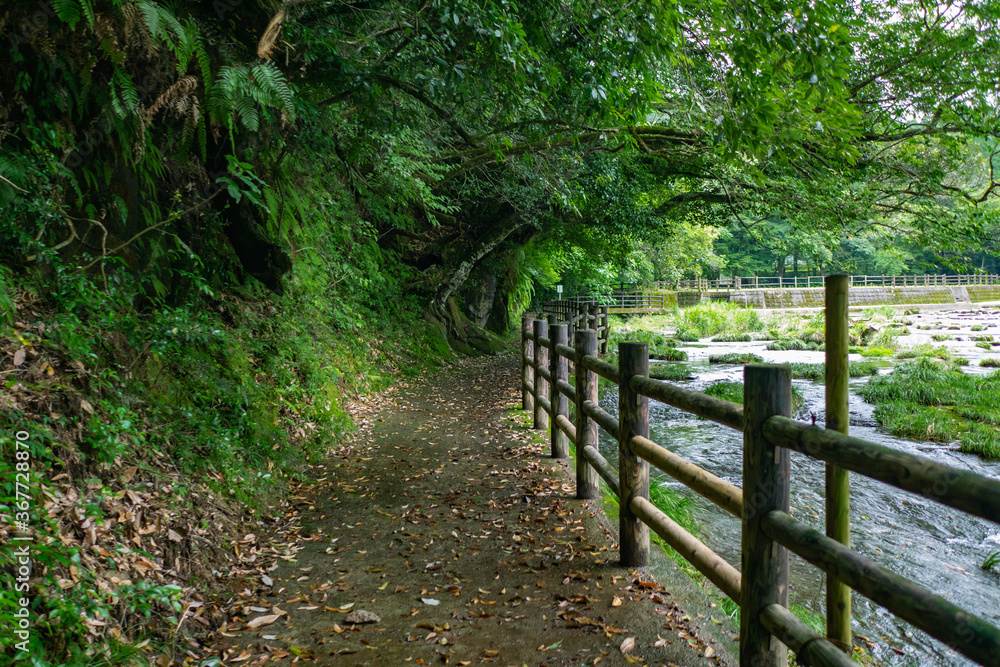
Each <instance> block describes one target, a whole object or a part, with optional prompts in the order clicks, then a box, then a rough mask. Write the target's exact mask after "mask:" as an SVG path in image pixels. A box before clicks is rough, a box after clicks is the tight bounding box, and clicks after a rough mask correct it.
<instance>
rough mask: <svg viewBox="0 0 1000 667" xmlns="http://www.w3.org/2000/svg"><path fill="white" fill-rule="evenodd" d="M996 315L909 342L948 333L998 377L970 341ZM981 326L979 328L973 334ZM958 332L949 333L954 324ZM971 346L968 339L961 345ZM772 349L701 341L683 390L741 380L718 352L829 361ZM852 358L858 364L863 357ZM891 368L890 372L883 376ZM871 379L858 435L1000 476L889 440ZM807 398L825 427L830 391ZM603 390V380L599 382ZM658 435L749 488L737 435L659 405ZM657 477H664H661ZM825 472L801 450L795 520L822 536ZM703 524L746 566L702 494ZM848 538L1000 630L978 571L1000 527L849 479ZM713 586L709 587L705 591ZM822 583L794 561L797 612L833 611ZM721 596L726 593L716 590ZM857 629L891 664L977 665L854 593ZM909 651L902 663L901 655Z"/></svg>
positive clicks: (947, 319)
mask: <svg viewBox="0 0 1000 667" xmlns="http://www.w3.org/2000/svg"><path fill="white" fill-rule="evenodd" d="M997 313H998V311H996V310H990V311H967V312H965V313H961V312H958V311H952V312H948V313H943V312H932V313H925V314H922V315H913V316H910V317H909V319H912V320H914V322H915V324H914V326H912V327H910V329H911V330H912V331H913V334H912V335H911V336H907V337H903V338H901V339H900V342H901V343H902V344H904V345H914V344H917V343H922V342H933V341H932V340H931V338H930V336H931V335H932V334H943V333H946V334H949V335H952V336H953V339H952V340H949V341H942V342H934V344H935V345H948V346H949V347H951V348H954V349H955V351H956V352H957V353H959V354H961V355H962V356H965V357H967V358H969V359H970V360H971V362H972V363H970V365H969V367H967V370H968V371H969V372H974V373H979V372H985V371H987V370H989V369H981V368H979V367H978V365H977V364H978V360H979V359H980V358H982V357H984V356H1000V347H994V348H993V350H994V351H989V352H987V351H986V350H983V349H981V348H977V347H975V345H974V343H973V342H970V341H969V340H968V339H969V337H970V335H982V334H991V333H992V334H993V335H994V336H997V337H998V338H1000V336H998V334H1000V326H997V323H998V322H1000V317H998V314H997ZM935 323H940V327H935V329H933V330H917V329H916V325H920V324H924V325H926V324H935ZM975 324H979V325H980V326H983V327H984V329H985V330H984V331H982V332H975V333H974V332H972V331H970V327H971V326H972V325H975ZM949 326H951V327H955V326H958V327H960V328H959V329H948V328H947V327H949ZM955 338H962V339H964V340H955ZM766 345H767V344H766V343H705V342H703V343H700V344H698V345H697V346H690V347H683V348H682V349H684V350H685V351H686V352H687V353H688V357H689V361H688V362H686V364H687V365H688V366H689V367H690V369H691V371H692V373H693V374H694V375H695V379H694V380H691V381H688V382H682V383H679V384H680V386H684V387H687V388H691V389H695V390H701V389H703V388H704V387H705V386H706V385H708V384H710V383H712V382H716V381H718V380H741V379H742V374H743V371H742V367H740V366H731V365H725V366H723V365H711V366H710V365H709V364H708V356H709V355H710V354H717V353H720V352H744V351H747V352H755V353H756V354H759V355H760V356H761V357H763V358H764V361H765V362H768V363H788V362H806V363H819V362H822V361H824V353H823V352H800V351H785V352H769V351H767V350H766V349H765V347H766ZM851 359H852V360H855V359H858V360H860V359H861V357H860V356H859V355H851ZM889 370H890V366H889V364H887V367H886V369H885V371H884V372H888V371H889ZM866 381H867V379H859V380H852V382H851V386H852V393H851V403H850V412H851V427H850V431H851V435H853V436H856V437H859V438H863V439H865V440H869V441H871V442H876V443H879V444H882V445H886V446H889V447H893V448H895V449H899V450H901V451H905V452H909V453H912V454H917V455H920V456H925V457H927V458H930V459H933V460H935V461H938V462H941V463H944V464H947V465H950V466H953V467H956V468H961V469H967V470H974V471H976V472H978V473H980V474H983V475H988V476H991V477H995V478H998V479H1000V461H984V460H983V459H981V458H980V457H978V456H975V455H971V454H962V453H960V452H958V451H957V449H956V448H955V447H954V446H951V445H941V444H936V443H928V442H917V441H912V440H906V439H902V438H896V437H893V436H890V435H888V434H887V433H884V432H883V431H882V430H881V429H880V428H878V427H877V426H876V425H875V422H874V420H873V418H872V411H873V407H872V406H871V405H869V404H867V403H865V402H864V401H863V400H862V399H861V398H859V397H858V396H857V395H856V394H855V393H854V391H853V389H854V388H856V387H857V386H859V385H860V384H861V383H864V382H866ZM793 383H794V384H795V385H797V386H798V387H799V389H800V390H801V391H802V393H803V395H804V397H805V407H804V409H803V411H802V412H801V413H800V415H799V417H798V418H800V419H807V420H809V419H811V416H812V415H813V414H814V415H815V416H816V419H817V423H819V424H822V423H823V419H824V414H823V413H824V400H825V399H824V387H823V385H822V383H813V382H810V381H808V380H793ZM602 384H603V383H602ZM617 401H618V396H617V392H616V391H615V388H614V387H613V386H612V387H609V388H606V389H602V395H601V404H602V406H603V407H604V408H605V409H606V410H608V411H609V412H611V413H612V414H617V410H618V407H617ZM650 431H651V435H650V437H651V438H652V439H653V440H654V441H656V442H658V443H660V444H661V445H663V446H665V447H667V448H669V449H671V450H673V451H675V452H676V453H678V454H680V455H682V456H684V457H686V458H688V459H689V460H691V461H693V462H695V463H697V464H699V465H701V466H703V467H704V468H707V469H708V470H710V471H712V472H714V473H715V474H716V475H719V476H720V477H722V478H724V479H726V480H728V481H730V482H732V483H734V484H736V485H738V486H739V485H741V476H742V466H743V463H742V436H741V434H739V433H738V432H736V431H734V430H732V429H729V428H726V427H724V426H720V425H718V424H715V423H714V422H709V421H703V420H699V419H697V418H695V417H694V416H692V415H690V414H688V413H685V412H683V411H681V410H679V409H676V408H673V407H669V406H667V405H664V404H662V403H659V402H656V401H650ZM600 448H601V451H602V453H603V454H604V455H605V456H606V457H607V458H608V460H609V461H611V462H612V463H613V464H614V465H617V444H616V443H615V442H614V441H612V440H611V438H609V437H608V436H607V434H605V433H603V431H602V435H601V444H600ZM653 473H654V475H655V474H656V471H655V469H654V471H653ZM664 481H667V482H668V483H670V484H671V486H673V487H676V488H678V489H680V490H682V491H683V492H685V493H687V494H689V495H692V496H693V495H694V494H693V492H690V491H689V490H688V489H687V487H685V486H683V485H681V484H679V483H677V482H674V481H673V480H672V479H671V478H669V477H665V476H664ZM823 499H824V471H823V464H822V462H819V461H815V460H812V459H809V458H807V457H805V456H803V455H800V454H797V453H793V454H792V488H791V506H792V508H794V509H793V511H792V515H793V516H795V517H796V518H798V519H799V520H801V521H804V522H806V523H809V524H811V525H813V526H816V527H818V528H819V529H820V530H822V529H823V526H824V525H825V524H824V518H823V514H824V512H823V506H824V500H823ZM696 516H697V518H698V521H699V523H700V525H699V530H700V533H701V537H702V539H703V541H704V542H705V543H706V544H708V545H709V546H710V547H712V548H713V549H715V550H716V551H717V552H718V553H719V554H720V555H721V556H723V557H724V558H725V559H726V560H728V561H729V562H730V563H732V564H733V565H735V566H736V567H737V568H738V567H739V564H740V549H739V544H740V523H739V520H738V519H736V518H735V517H733V516H731V515H730V514H728V513H726V512H724V511H722V510H721V509H719V508H717V507H716V506H715V505H714V504H712V503H711V502H709V501H707V500H704V499H702V498H698V509H697V512H696ZM851 541H852V547H853V548H854V549H855V550H856V551H858V552H860V553H862V554H864V555H866V556H868V557H870V558H872V559H874V560H876V561H877V562H879V563H881V564H882V565H884V566H886V567H888V568H890V569H891V570H893V571H894V572H897V573H899V574H901V575H904V576H906V577H908V578H911V579H913V580H914V581H916V582H917V583H919V584H921V585H923V586H925V587H927V588H929V589H930V590H931V591H933V592H935V593H938V594H940V595H943V596H945V597H946V598H948V599H950V600H952V601H953V602H954V603H956V604H957V605H958V606H960V607H962V608H964V609H965V610H966V611H969V612H972V613H974V614H976V615H978V616H980V617H982V618H984V619H986V620H988V621H990V622H991V623H993V624H994V625H998V626H1000V572H997V570H995V569H994V570H992V571H985V570H983V569H982V568H981V567H980V565H981V564H982V562H983V559H984V558H985V556H986V555H987V554H989V553H990V552H993V551H997V550H1000V526H997V525H996V524H992V523H989V522H987V521H985V520H982V519H978V518H975V517H969V516H968V515H965V514H963V513H961V512H959V511H957V510H952V509H950V508H948V507H945V506H943V505H938V504H937V503H934V502H932V501H930V500H925V499H923V498H921V497H919V496H915V495H912V494H909V493H907V492H905V491H900V490H898V489H896V488H894V487H890V486H887V485H885V484H882V483H880V482H876V481H874V480H871V479H868V478H865V477H862V476H861V475H858V474H853V473H852V475H851ZM708 585H710V584H708ZM824 586H825V584H824V579H823V575H821V574H820V573H819V570H817V569H816V568H813V567H812V566H809V565H807V564H806V563H805V562H804V561H802V560H800V559H798V557H796V556H795V555H794V554H793V555H792V565H791V588H790V600H789V602H790V604H792V605H800V606H802V607H805V608H807V609H810V610H812V611H814V612H817V613H820V614H822V613H823V612H824V597H825V592H824ZM719 595H720V596H721V595H722V594H721V593H719ZM854 619H855V620H854V632H855V635H860V636H861V637H863V638H865V639H867V640H868V641H869V642H871V643H870V645H869V646H870V647H871V649H872V652H873V653H874V655H875V657H876V658H877V659H879V660H880V661H884V663H885V664H894V665H895V664H898V665H966V664H973V663H971V662H969V661H967V660H966V659H964V658H963V657H962V656H960V655H958V654H957V653H955V652H954V651H952V650H951V649H949V648H948V647H947V646H944V645H943V644H941V643H940V642H938V641H936V640H934V639H933V638H931V637H929V636H928V635H926V634H924V633H923V632H921V631H919V630H917V629H915V628H913V627H912V626H910V625H909V624H907V623H906V622H904V621H901V620H899V619H896V618H895V617H894V616H893V615H892V614H890V613H889V612H887V611H886V610H885V609H884V608H882V607H879V606H878V605H876V604H874V603H872V602H871V601H869V600H868V599H867V598H865V597H862V596H861V595H859V594H857V593H855V594H854ZM900 652H902V653H903V654H904V655H900Z"/></svg>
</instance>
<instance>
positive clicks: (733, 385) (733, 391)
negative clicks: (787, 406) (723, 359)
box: [703, 380, 805, 414]
mask: <svg viewBox="0 0 1000 667" xmlns="http://www.w3.org/2000/svg"><path fill="white" fill-rule="evenodd" d="M703 393H705V394H707V395H708V396H714V397H715V398H721V399H722V400H724V401H729V402H730V403H736V404H738V405H743V383H742V382H734V381H730V380H720V381H719V382H713V383H712V384H710V385H708V386H707V387H705V390H704V392H703ZM803 405H805V397H804V396H803V395H802V392H801V391H800V390H799V388H798V387H796V386H795V385H792V414H798V412H799V411H800V410H801V409H802V406H803Z"/></svg>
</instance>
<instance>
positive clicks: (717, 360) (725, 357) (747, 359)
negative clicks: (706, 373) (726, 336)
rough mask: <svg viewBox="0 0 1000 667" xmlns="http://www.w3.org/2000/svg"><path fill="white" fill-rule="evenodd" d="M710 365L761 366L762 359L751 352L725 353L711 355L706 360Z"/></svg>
mask: <svg viewBox="0 0 1000 667" xmlns="http://www.w3.org/2000/svg"><path fill="white" fill-rule="evenodd" d="M708 363H710V364H762V363H764V359H763V357H761V356H760V355H759V354H754V353H752V352H727V353H726V354H713V355H712V356H710V357H709V358H708Z"/></svg>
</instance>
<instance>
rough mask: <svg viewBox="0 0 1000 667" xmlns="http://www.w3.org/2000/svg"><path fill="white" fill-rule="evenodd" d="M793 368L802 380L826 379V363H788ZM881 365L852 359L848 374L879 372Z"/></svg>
mask: <svg viewBox="0 0 1000 667" xmlns="http://www.w3.org/2000/svg"><path fill="white" fill-rule="evenodd" d="M788 367H789V368H791V369H792V377H793V378H799V379H802V380H821V381H822V380H825V379H826V364H802V363H794V364H788ZM879 369H880V366H879V365H878V364H877V363H872V362H869V361H852V362H850V363H849V364H848V374H849V375H850V377H852V378H858V377H867V376H872V375H878V374H879Z"/></svg>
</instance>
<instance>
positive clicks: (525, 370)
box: [521, 276, 1000, 667]
mask: <svg viewBox="0 0 1000 667" xmlns="http://www.w3.org/2000/svg"><path fill="white" fill-rule="evenodd" d="M848 285H849V281H848V279H847V277H846V276H833V277H829V278H827V287H826V290H827V291H826V295H827V301H826V305H827V341H828V344H827V355H828V359H827V366H826V367H827V382H826V385H827V388H828V391H829V392H830V393H829V394H828V398H827V412H828V423H830V424H831V425H832V426H837V427H838V428H837V429H833V428H831V429H826V428H820V427H817V426H813V425H809V424H804V423H800V422H796V421H794V420H792V419H790V414H791V374H790V370H789V368H788V367H787V366H784V365H767V364H761V365H749V366H747V367H746V368H745V370H744V383H745V391H744V403H743V405H742V406H740V405H737V404H734V403H731V402H728V401H725V400H722V399H718V398H714V397H711V396H708V395H705V394H702V393H699V392H694V391H690V390H687V389H683V388H681V387H677V386H674V385H671V384H669V383H667V382H662V381H658V380H654V379H651V378H649V377H648V373H649V356H648V345H647V344H646V343H621V344H619V348H618V359H619V365H618V366H614V365H612V364H609V363H607V362H605V361H603V360H601V359H600V357H599V356H598V349H599V345H598V332H597V330H595V328H591V326H590V325H592V324H593V325H594V327H601V328H602V331H601V332H602V334H603V336H602V337H603V339H604V341H605V345H604V346H603V347H604V350H603V351H606V341H607V334H608V332H607V317H606V312H607V311H606V309H605V310H604V313H605V315H604V316H603V318H602V317H601V311H599V310H598V311H595V310H594V309H593V307H590V308H588V309H583V310H577V311H573V310H572V309H569V310H567V311H566V313H564V314H563V313H560V314H558V315H557V314H553V315H550V316H549V321H546V320H538V319H531V318H525V319H524V321H523V326H522V355H521V364H522V375H521V377H522V381H521V385H522V407H523V409H525V410H533V411H534V426H535V428H538V429H546V430H549V431H550V435H551V443H552V455H553V456H554V457H557V458H565V457H567V456H569V443H570V442H572V443H574V444H575V446H576V456H577V461H576V497H577V498H596V497H598V495H599V488H598V478H600V479H603V480H604V481H605V483H606V484H607V485H608V487H609V488H610V489H611V491H612V492H613V493H614V494H615V495H616V496H617V498H618V501H619V507H620V512H619V521H620V523H619V533H620V535H619V545H620V558H621V564H622V565H623V566H627V567H633V566H635V567H639V566H644V565H646V564H647V563H648V560H649V548H650V545H649V531H650V530H652V531H654V532H655V533H656V534H657V535H659V536H660V537H661V538H662V539H663V540H664V541H665V542H666V543H667V544H669V545H670V546H671V547H673V548H674V549H675V550H676V551H677V552H678V553H680V554H681V555H682V556H683V557H684V558H686V559H687V560H688V561H689V562H690V563H691V564H692V565H693V566H694V567H695V568H697V569H698V571H699V572H701V573H702V574H704V575H705V576H706V577H707V578H708V579H709V581H711V582H712V583H713V584H714V585H715V586H717V587H718V588H719V589H720V590H721V591H722V592H723V593H724V594H725V595H727V596H728V597H729V598H731V599H732V600H733V601H734V602H736V603H737V604H738V605H739V606H740V624H741V626H740V664H741V665H745V666H747V667H750V666H753V667H777V666H779V665H784V664H785V663H786V660H787V652H786V649H785V646H787V647H788V648H790V649H791V650H792V651H794V652H795V653H796V654H797V655H798V657H799V659H800V660H801V661H802V662H804V663H805V664H811V665H839V666H842V667H847V666H848V665H853V664H854V662H853V661H852V660H851V658H850V648H849V647H850V644H851V639H852V637H851V635H850V592H851V591H852V590H853V591H857V592H858V593H861V594H862V595H864V596H866V597H868V598H869V599H871V600H872V601H874V602H876V603H877V604H879V605H882V606H883V607H885V608H886V609H888V610H889V611H890V612H892V613H893V614H895V615H896V616H898V617H899V618H902V619H904V620H906V621H908V622H909V623H911V624H913V625H914V626H916V627H918V628H920V629H922V630H924V631H925V632H927V633H928V634H929V635H931V636H933V637H935V638H937V639H939V640H940V641H942V642H944V643H945V644H947V645H948V646H950V647H951V648H953V649H954V650H955V651H957V652H959V653H961V654H963V655H965V656H966V657H968V658H970V659H971V660H974V661H976V662H978V663H979V664H982V665H996V664H998V662H997V661H998V657H997V656H1000V629H998V628H997V627H995V626H994V625H992V624H990V623H989V622H987V621H985V620H983V619H981V618H978V617H976V616H974V615H972V614H970V613H968V612H965V611H963V610H962V609H961V608H960V607H958V606H957V605H955V604H954V603H953V602H951V601H950V600H948V599H945V598H944V597H942V596H940V595H935V594H933V593H932V592H930V591H929V590H927V589H926V588H923V587H921V586H920V585H918V584H916V583H914V582H913V581H911V580H909V579H906V578H904V577H902V576H900V575H897V574H895V573H893V572H892V571H890V570H889V569H887V568H885V567H883V566H881V565H879V564H878V563H876V562H874V561H872V560H871V559H869V558H867V557H866V556H863V555H861V554H859V553H857V552H855V551H852V550H851V549H850V546H849V543H848V542H849V537H846V536H848V535H849V512H848V508H849V499H848V497H847V493H846V491H847V489H848V488H849V487H848V486H847V483H846V481H847V475H848V474H849V473H848V471H850V472H854V473H857V474H861V475H864V476H866V477H869V478H872V479H876V480H879V481H881V482H884V483H886V484H890V485H892V486H895V487H897V488H900V489H903V490H906V491H909V492H912V493H915V494H918V495H921V496H923V497H924V498H928V499H930V500H933V501H935V502H938V503H942V504H944V505H947V506H949V507H952V508H954V509H956V510H960V511H963V512H967V513H969V514H972V515H974V516H977V517H980V518H982V519H985V520H987V521H991V522H994V523H997V524H1000V481H997V480H995V479H991V478H988V477H985V476H983V475H979V474H976V473H973V472H970V471H966V470H959V469H957V468H953V467H950V466H947V465H944V464H941V463H938V462H935V461H932V460H930V459H927V458H924V457H921V456H916V455H913V454H909V453H905V452H900V451H897V450H893V449H890V448H887V447H884V446H882V445H878V444H875V443H871V442H867V441H865V440H860V439H857V438H852V437H850V436H849V435H848V434H847V433H846V430H847V429H846V399H847V393H846V386H847V376H846V373H847V347H846V344H845V345H838V344H836V340H838V339H839V338H842V337H844V336H845V334H846V330H847V308H846V304H847V290H848ZM560 315H564V316H565V319H566V320H567V321H560V319H559V318H560ZM574 325H575V331H573V334H572V336H571V335H570V327H571V326H574ZM831 340H832V341H834V343H832V344H831V343H830V341H831ZM570 342H572V345H570ZM841 357H842V359H841ZM570 363H572V364H573V366H574V368H575V371H574V376H575V377H574V381H573V382H572V383H571V382H570V380H569V367H570ZM838 374H842V375H843V377H838ZM598 376H601V377H604V378H605V379H607V380H608V381H610V382H612V383H614V384H616V385H617V386H618V395H619V416H618V417H617V418H616V417H614V416H613V415H611V414H609V413H608V412H606V411H605V410H603V409H602V408H601V407H600V406H599V405H598V400H597V378H598ZM650 399H653V400H656V401H661V402H663V403H666V404H668V405H672V406H674V407H677V408H680V409H682V410H685V411H687V412H690V413H692V414H695V415H698V416H700V417H704V418H706V419H710V420H712V421H715V422H717V423H719V424H722V425H724V426H727V427H729V428H733V429H736V430H739V431H742V432H743V488H742V489H741V488H739V487H736V486H734V485H733V484H730V483H729V482H726V481H724V480H722V479H720V478H719V477H717V476H716V475H714V474H713V473H712V472H710V471H708V470H705V469H703V468H701V467H699V466H697V465H695V464H694V463H691V462H690V461H687V460H686V459H684V458H683V457H681V456H678V455H677V454H675V453H673V452H671V451H669V450H668V449H666V448H664V447H662V446H660V445H658V444H657V443H655V442H653V441H652V440H650V439H649V400H650ZM841 402H842V403H843V411H842V412H839V413H838V404H839V403H841ZM570 404H572V405H573V406H574V410H573V418H572V419H571V417H570V412H569V406H570ZM838 420H839V422H840V423H837V422H838ZM599 428H600V429H604V430H605V431H606V432H608V433H609V434H611V435H612V436H613V437H614V438H616V439H617V441H618V445H619V455H618V468H617V470H615V469H613V468H612V466H611V465H610V464H609V463H608V461H607V460H606V459H605V458H604V457H603V456H602V455H601V454H600V452H599V451H598V449H597V435H598V429H599ZM791 451H796V452H800V453H802V454H805V455H806V456H809V457H812V458H814V459H818V460H821V461H825V462H826V463H827V466H828V469H827V489H826V491H827V517H828V519H827V526H826V529H825V531H821V530H818V529H816V528H814V527H812V526H809V525H807V524H805V523H803V522H800V521H798V520H797V519H794V518H793V517H792V516H791V515H790V514H789V509H790V508H789V477H790V464H789V460H790V459H789V457H790V452H791ZM650 463H652V464H654V465H655V466H656V467H657V468H659V469H660V470H662V471H663V472H664V473H666V474H668V475H670V476H671V477H673V478H675V479H677V480H678V481H680V482H681V483H683V484H685V485H686V486H688V487H689V488H691V489H692V490H693V491H695V492H696V493H698V494H699V495H701V496H703V497H704V498H706V499H708V500H709V501H711V502H713V503H715V504H717V505H718V506H719V507H721V508H723V509H724V510H726V511H727V512H729V513H731V514H734V515H736V516H738V517H740V518H741V519H742V537H741V539H742V545H741V568H740V569H739V570H737V569H736V568H735V567H733V566H732V565H731V564H730V563H728V562H727V561H725V560H724V559H723V558H722V557H720V556H719V555H718V554H716V553H715V552H714V551H712V550H711V549H710V548H709V547H708V546H706V545H705V544H703V543H702V542H701V541H700V540H699V539H698V538H696V537H695V536H694V535H691V534H690V533H689V532H687V531H686V530H685V529H684V528H682V527H681V526H679V525H678V524H677V523H676V522H674V521H673V520H672V519H671V518H670V517H669V516H667V515H666V514H665V513H664V512H662V511H661V510H660V509H658V508H657V507H656V506H655V505H653V504H652V503H651V502H650V500H649V472H650V469H649V465H650ZM789 551H792V552H794V553H796V554H798V555H799V556H800V557H802V558H803V559H805V560H806V561H807V562H808V563H810V564H812V565H813V566H815V567H817V568H819V569H820V570H822V571H824V572H825V573H826V574H827V576H828V581H829V582H831V583H830V585H829V586H828V590H827V595H828V598H827V628H828V632H827V635H828V636H827V637H821V636H819V635H817V633H816V632H815V631H814V630H813V629H812V628H810V627H809V626H808V625H806V624H805V623H803V622H802V621H800V620H799V619H798V618H797V617H795V616H794V615H793V614H792V613H791V612H789V611H788V608H787V607H788V552H789ZM742 573H752V575H750V574H747V575H746V576H744V575H743V574H742ZM772 638H777V639H778V640H779V642H780V643H779V642H774V641H772ZM844 647H846V648H847V650H846V652H845V650H844Z"/></svg>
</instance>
